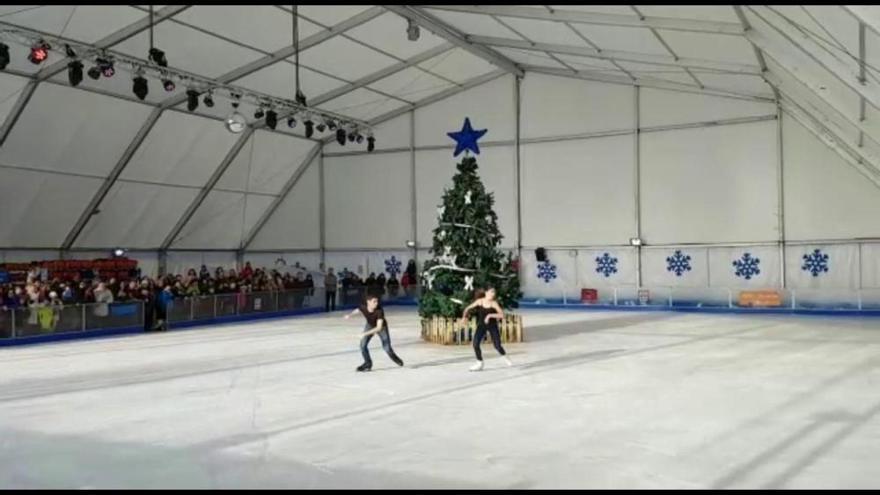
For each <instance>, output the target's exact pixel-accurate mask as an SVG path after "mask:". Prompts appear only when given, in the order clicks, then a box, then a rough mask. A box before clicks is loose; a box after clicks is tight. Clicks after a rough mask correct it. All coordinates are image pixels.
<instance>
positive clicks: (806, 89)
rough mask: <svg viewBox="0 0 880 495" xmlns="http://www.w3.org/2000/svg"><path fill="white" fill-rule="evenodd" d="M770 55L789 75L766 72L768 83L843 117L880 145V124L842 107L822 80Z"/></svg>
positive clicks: (825, 113) (828, 112)
mask: <svg viewBox="0 0 880 495" xmlns="http://www.w3.org/2000/svg"><path fill="white" fill-rule="evenodd" d="M768 56H769V57H770V59H771V60H773V61H774V62H776V65H778V66H779V67H780V68H781V69H782V70H783V71H785V72H786V73H787V76H786V77H782V75H781V74H776V73H775V72H773V71H768V72H767V73H765V74H764V80H765V81H767V84H769V85H770V86H772V87H774V88H775V89H777V90H778V91H782V92H783V93H786V94H787V95H788V96H789V98H792V99H794V100H796V101H798V102H799V103H801V104H805V105H807V106H809V107H812V108H815V109H816V110H817V111H819V112H820V113H821V114H823V115H826V116H833V115H836V116H838V117H839V118H842V119H843V120H844V121H845V122H846V123H848V124H850V125H852V126H853V127H855V128H857V129H858V130H859V131H860V132H861V133H863V135H865V136H867V137H868V138H869V139H871V140H872V141H874V142H875V143H877V144H878V145H880V125H878V124H877V123H874V122H870V121H867V120H861V119H859V118H856V117H854V116H853V115H852V114H850V113H849V112H847V111H846V110H843V109H841V108H840V107H839V106H838V104H836V103H835V102H833V101H832V100H831V99H830V98H829V97H828V92H827V91H824V90H822V89H820V88H822V83H821V82H818V81H816V80H813V79H812V78H811V77H810V76H809V75H807V74H805V73H804V72H803V71H801V70H798V69H797V68H796V67H788V66H786V65H784V64H782V63H780V62H779V61H778V60H776V59H775V57H774V56H773V55H770V54H769V53H768Z"/></svg>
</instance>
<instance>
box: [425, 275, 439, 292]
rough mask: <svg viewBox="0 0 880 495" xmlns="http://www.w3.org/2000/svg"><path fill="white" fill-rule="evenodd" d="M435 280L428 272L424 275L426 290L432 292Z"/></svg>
mask: <svg viewBox="0 0 880 495" xmlns="http://www.w3.org/2000/svg"><path fill="white" fill-rule="evenodd" d="M435 278H437V275H435V274H433V273H431V272H428V273H426V274H425V285H427V286H428V290H434V279H435Z"/></svg>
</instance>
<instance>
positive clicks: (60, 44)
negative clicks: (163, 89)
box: [0, 22, 372, 134]
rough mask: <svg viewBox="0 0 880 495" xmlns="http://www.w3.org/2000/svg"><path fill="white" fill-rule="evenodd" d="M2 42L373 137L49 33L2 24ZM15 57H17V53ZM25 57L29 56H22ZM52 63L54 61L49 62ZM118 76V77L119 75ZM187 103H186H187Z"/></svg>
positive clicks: (349, 121) (293, 105) (320, 114)
mask: <svg viewBox="0 0 880 495" xmlns="http://www.w3.org/2000/svg"><path fill="white" fill-rule="evenodd" d="M0 24H2V25H0V41H7V42H10V43H14V44H16V45H20V46H22V47H24V49H23V50H22V52H21V53H22V54H26V53H27V50H29V49H30V47H31V46H33V44H34V43H36V42H38V41H40V40H43V41H45V42H47V43H48V44H49V45H50V46H51V49H50V50H49V53H50V55H49V58H50V59H54V60H64V59H67V58H69V56H68V52H67V51H66V47H68V46H69V47H70V48H72V49H73V52H74V53H76V58H77V59H79V60H91V61H94V60H95V59H96V58H104V59H107V60H112V61H113V64H114V67H115V69H116V70H117V71H120V70H121V71H124V72H129V73H130V74H131V75H132V76H134V75H135V74H140V75H142V76H143V77H146V78H149V79H151V80H155V81H163V80H170V81H172V82H173V83H174V84H175V86H176V87H177V88H187V89H190V90H195V91H197V92H198V93H199V94H208V93H210V94H211V95H212V96H213V98H215V99H216V98H223V99H226V100H228V101H229V102H230V105H231V103H233V102H239V103H248V104H251V105H253V106H255V107H261V106H262V107H263V108H266V109H274V111H275V112H276V115H277V119H278V120H282V119H287V118H288V117H295V118H297V120H300V121H303V122H304V121H306V120H312V121H330V120H333V121H336V122H338V123H339V125H345V126H346V127H350V128H354V129H357V130H358V131H359V132H361V133H365V134H371V133H372V129H371V126H370V124H369V123H367V122H365V121H362V120H358V119H353V118H351V117H347V116H345V115H342V114H338V113H335V112H330V111H327V110H321V109H317V108H310V107H307V106H305V105H303V104H301V103H300V102H298V101H297V100H295V99H287V98H279V97H277V96H272V95H269V94H266V93H260V92H258V91H253V90H250V89H246V88H243V87H240V86H234V85H231V84H225V83H222V82H219V81H217V80H214V79H210V78H207V77H203V76H200V75H197V74H193V73H191V72H186V71H183V70H180V69H174V68H171V67H161V66H159V65H157V64H156V63H154V62H153V61H150V60H146V59H142V58H138V57H132V56H130V55H126V54H124V53H120V52H118V51H114V50H110V49H105V48H100V47H98V46H95V45H91V44H88V43H82V42H79V41H74V40H70V39H67V38H63V37H59V36H54V35H51V34H49V33H43V32H40V31H36V30H32V29H27V28H21V27H17V26H16V27H12V26H11V25H9V24H6V23H2V22H0ZM168 53H169V55H170V58H172V59H173V56H174V53H173V51H172V52H168ZM13 56H16V55H15V54H13ZM22 56H25V55H22ZM49 62H50V63H51V62H53V60H50V61H49ZM117 77H118V76H117ZM183 101H185V100H183Z"/></svg>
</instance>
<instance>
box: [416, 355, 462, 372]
mask: <svg viewBox="0 0 880 495" xmlns="http://www.w3.org/2000/svg"><path fill="white" fill-rule="evenodd" d="M473 361H474V356H473V354H468V355H467V356H462V357H457V358H449V359H438V360H436V361H428V362H426V363H418V364H413V365H411V366H410V368H412V369H418V368H431V367H433V366H443V365H446V364H456V363H470V362H473Z"/></svg>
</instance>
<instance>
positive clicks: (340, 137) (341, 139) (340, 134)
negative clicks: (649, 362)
mask: <svg viewBox="0 0 880 495" xmlns="http://www.w3.org/2000/svg"><path fill="white" fill-rule="evenodd" d="M336 142H337V143H339V144H340V145H342V146H345V129H336Z"/></svg>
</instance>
